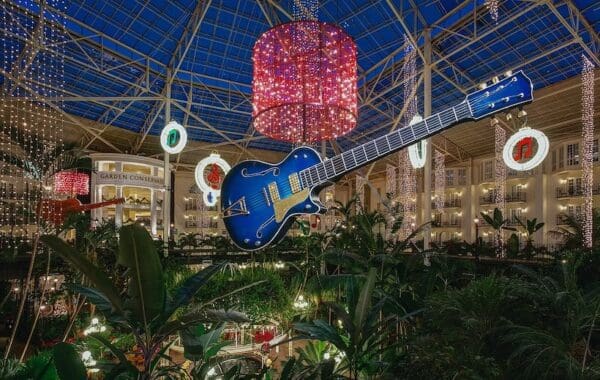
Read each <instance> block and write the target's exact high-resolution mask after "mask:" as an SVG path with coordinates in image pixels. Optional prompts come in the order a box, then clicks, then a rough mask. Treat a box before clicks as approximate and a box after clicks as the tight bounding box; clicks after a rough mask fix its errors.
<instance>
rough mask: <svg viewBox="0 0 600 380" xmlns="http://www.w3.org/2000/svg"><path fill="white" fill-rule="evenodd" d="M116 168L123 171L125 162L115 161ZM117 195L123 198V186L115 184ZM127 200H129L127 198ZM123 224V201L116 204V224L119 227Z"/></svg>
mask: <svg viewBox="0 0 600 380" xmlns="http://www.w3.org/2000/svg"><path fill="white" fill-rule="evenodd" d="M115 170H116V171H117V172H122V171H123V163H122V162H115ZM115 197H116V198H123V186H115ZM125 201H127V200H125ZM122 225H123V203H117V205H116V206H115V226H116V227H117V228H119V227H121V226H122Z"/></svg>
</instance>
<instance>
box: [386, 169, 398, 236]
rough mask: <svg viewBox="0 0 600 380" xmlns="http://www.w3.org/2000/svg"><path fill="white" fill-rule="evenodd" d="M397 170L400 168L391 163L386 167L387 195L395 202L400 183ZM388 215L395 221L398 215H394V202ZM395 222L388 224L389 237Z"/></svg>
mask: <svg viewBox="0 0 600 380" xmlns="http://www.w3.org/2000/svg"><path fill="white" fill-rule="evenodd" d="M397 171H398V168H396V167H395V166H394V165H390V164H388V165H387V166H386V169H385V193H386V197H389V199H390V200H391V201H392V202H394V199H396V187H397V185H398V179H397V176H396V174H397ZM386 214H387V215H386V216H387V219H388V220H389V221H391V222H393V218H395V217H396V216H395V215H394V207H393V204H392V205H388V209H387V212H386ZM392 224H393V223H390V225H389V226H388V231H387V232H386V235H387V236H386V237H387V238H388V239H389V238H390V237H391V236H390V234H389V232H390V228H391V225H392Z"/></svg>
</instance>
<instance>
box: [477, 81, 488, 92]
mask: <svg viewBox="0 0 600 380" xmlns="http://www.w3.org/2000/svg"><path fill="white" fill-rule="evenodd" d="M477 87H479V89H480V90H485V89H486V88H487V83H485V82H482V83H479V86H477Z"/></svg>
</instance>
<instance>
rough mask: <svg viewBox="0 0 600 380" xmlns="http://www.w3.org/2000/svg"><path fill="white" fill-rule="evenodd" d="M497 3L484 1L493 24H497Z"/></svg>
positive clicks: (497, 0)
mask: <svg viewBox="0 0 600 380" xmlns="http://www.w3.org/2000/svg"><path fill="white" fill-rule="evenodd" d="M498 3H499V0H485V5H486V7H487V8H488V10H489V12H490V16H492V20H494V23H497V22H498V5H499V4H498Z"/></svg>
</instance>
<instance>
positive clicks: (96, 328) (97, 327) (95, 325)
mask: <svg viewBox="0 0 600 380" xmlns="http://www.w3.org/2000/svg"><path fill="white" fill-rule="evenodd" d="M105 331H106V326H104V325H102V324H101V323H100V320H99V319H98V318H92V321H91V323H90V325H89V326H88V327H87V328H86V329H85V330H83V335H86V336H87V335H89V334H95V333H101V332H105Z"/></svg>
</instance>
